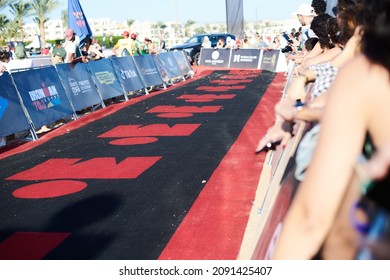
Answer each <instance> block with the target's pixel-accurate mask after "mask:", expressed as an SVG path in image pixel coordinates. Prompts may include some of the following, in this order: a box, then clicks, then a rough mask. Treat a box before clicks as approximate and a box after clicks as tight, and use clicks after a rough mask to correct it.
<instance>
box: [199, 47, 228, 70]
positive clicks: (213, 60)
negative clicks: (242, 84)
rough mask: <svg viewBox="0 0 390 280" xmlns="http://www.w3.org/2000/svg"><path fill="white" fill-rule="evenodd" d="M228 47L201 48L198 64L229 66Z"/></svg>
mask: <svg viewBox="0 0 390 280" xmlns="http://www.w3.org/2000/svg"><path fill="white" fill-rule="evenodd" d="M230 54H231V50H230V49H201V53H200V59H199V65H201V66H212V67H221V68H229V60H230Z"/></svg>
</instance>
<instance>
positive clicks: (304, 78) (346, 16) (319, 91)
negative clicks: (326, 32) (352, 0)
mask: <svg viewBox="0 0 390 280" xmlns="http://www.w3.org/2000/svg"><path fill="white" fill-rule="evenodd" d="M356 2H357V4H355V5H351V6H350V7H349V8H348V9H346V10H345V12H344V13H343V14H341V15H340V19H339V21H340V23H341V29H342V32H341V33H342V34H343V36H341V37H340V43H341V44H343V45H344V44H345V46H346V47H345V49H344V50H343V51H342V52H341V53H340V54H338V55H337V56H336V57H335V58H334V59H332V60H331V61H330V62H327V63H322V64H318V65H315V66H312V67H310V68H307V69H305V70H304V71H303V72H302V73H301V75H300V76H297V77H295V78H294V79H293V81H292V83H291V84H290V85H289V87H288V88H287V97H286V98H284V99H282V100H281V101H280V102H278V103H277V104H276V105H275V123H274V125H273V126H272V127H271V128H269V129H268V130H267V133H266V135H265V136H264V137H263V138H262V139H260V141H259V143H258V145H257V148H256V151H257V152H259V151H261V150H263V149H265V148H266V146H267V145H269V143H279V142H281V144H282V145H285V144H286V143H287V142H288V140H289V139H290V137H291V134H290V132H289V131H286V129H285V128H286V127H287V128H289V127H291V126H289V125H286V123H285V122H287V123H291V122H293V121H295V120H304V121H318V120H319V118H320V116H321V113H322V109H323V107H324V106H325V101H326V96H322V95H323V93H325V92H326V91H327V89H328V88H329V86H330V85H331V84H332V82H333V80H334V79H335V77H336V74H337V70H338V68H339V67H341V66H342V65H343V64H345V63H346V61H348V60H349V59H351V58H353V57H354V56H355V55H356V53H357V52H359V43H360V32H359V31H356V32H355V29H356V27H357V25H358V24H359V22H360V19H359V17H357V13H360V12H361V11H362V9H363V8H364V7H363V6H362V4H361V3H359V2H361V0H360V1H359V0H358V1H356ZM340 3H341V1H340ZM344 22H345V23H344ZM354 32H355V34H354ZM349 36H352V37H349ZM313 81H314V86H313V91H312V96H311V97H312V100H309V99H307V98H306V94H307V93H306V85H307V84H308V83H309V82H313ZM298 99H300V100H301V101H303V102H304V103H306V106H303V107H302V106H298V107H297V106H295V105H296V100H298Z"/></svg>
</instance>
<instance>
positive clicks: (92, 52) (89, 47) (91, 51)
mask: <svg viewBox="0 0 390 280" xmlns="http://www.w3.org/2000/svg"><path fill="white" fill-rule="evenodd" d="M82 54H83V56H85V57H86V58H87V59H88V60H99V59H102V58H104V57H105V55H104V54H103V53H102V52H101V51H100V50H99V47H96V46H95V44H93V43H92V39H91V38H90V37H87V38H85V40H84V46H83V49H82Z"/></svg>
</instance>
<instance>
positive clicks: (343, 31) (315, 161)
mask: <svg viewBox="0 0 390 280" xmlns="http://www.w3.org/2000/svg"><path fill="white" fill-rule="evenodd" d="M303 7H306V8H303ZM307 7H308V5H307V4H304V5H301V6H300V7H299V8H298V10H297V12H296V14H297V17H298V20H299V21H300V22H301V24H302V28H303V27H305V28H303V29H302V32H303V33H304V31H303V30H307V28H308V27H310V29H311V31H313V32H314V34H315V36H310V35H309V36H308V37H307V38H304V39H303V40H300V43H301V44H303V45H302V46H303V48H302V51H300V52H299V53H298V55H296V56H294V57H290V59H292V61H294V62H295V71H293V72H292V73H291V75H294V76H295V77H294V78H293V80H292V82H291V83H290V84H289V85H288V87H287V90H286V96H285V97H284V98H283V99H282V100H281V101H280V102H279V103H278V104H276V106H275V123H274V125H273V126H272V127H270V128H269V129H268V131H267V133H266V134H265V135H264V137H263V138H262V139H260V140H259V143H258V146H257V148H256V151H257V152H259V151H264V150H265V151H266V150H268V149H269V148H274V147H275V145H278V144H281V145H282V146H284V145H286V143H287V142H288V141H289V139H290V138H291V136H293V134H294V129H293V127H294V125H296V124H302V123H304V124H305V127H306V130H305V134H304V136H303V138H302V139H301V141H300V143H299V145H298V148H297V151H296V154H295V161H296V162H295V163H296V164H295V171H294V176H295V179H296V180H297V182H299V186H298V188H297V191H296V193H295V194H294V197H293V199H292V203H291V205H290V207H289V210H288V212H287V215H286V217H285V218H284V221H283V226H282V231H281V234H280V236H279V238H278V241H277V244H276V249H275V251H274V252H273V258H274V259H376V258H388V257H389V256H390V249H389V248H390V246H389V244H390V243H389V237H390V232H388V229H387V227H386V225H387V222H383V223H382V224H383V226H382V228H381V229H380V231H378V227H373V226H371V227H370V225H371V223H372V222H373V220H375V217H376V216H377V215H368V213H365V214H366V216H365V217H364V219H365V220H366V223H367V224H366V227H365V229H366V231H365V232H364V233H362V232H361V230H360V229H361V227H359V228H355V229H354V228H353V221H352V220H351V219H350V217H349V216H348V215H349V214H350V213H351V211H352V209H356V205H360V201H361V199H362V197H364V198H367V197H368V198H369V199H370V201H371V203H373V204H375V205H376V209H377V208H380V209H381V210H382V211H381V213H382V214H383V213H388V210H387V209H389V210H390V197H389V195H390V192H389V191H388V190H387V189H388V186H387V188H377V187H375V185H376V184H373V185H374V187H373V191H372V189H370V192H368V190H367V189H365V190H363V191H360V188H359V186H358V185H356V184H351V178H353V177H354V176H355V175H356V171H355V170H356V166H357V165H358V162H359V159H361V158H362V157H363V156H364V157H366V158H367V159H370V157H371V156H373V155H374V157H373V158H372V160H371V161H368V163H367V164H366V165H365V170H366V174H368V176H367V177H368V178H370V180H374V181H375V180H383V178H385V179H386V178H388V176H386V175H388V174H389V171H390V170H389V166H390V164H389V163H390V160H389V159H390V156H389V152H388V151H389V150H390V149H389V147H390V129H389V125H390V110H389V108H390V79H389V72H390V58H389V54H388V51H387V49H388V48H387V47H388V46H389V44H390V43H389V42H390V38H389V33H388V32H386V31H385V30H388V28H389V27H390V26H389V20H388V18H389V13H390V10H389V7H390V1H389V0H375V1H372V0H339V1H338V6H337V9H333V10H337V15H336V18H333V17H332V16H330V15H328V14H325V13H324V10H325V7H326V3H324V1H317V0H314V1H313V2H312V5H311V11H310V13H309V12H307V11H308V8H307ZM304 11H305V12H304ZM302 13H304V14H302ZM309 18H311V19H310V20H309ZM308 24H310V25H309V26H308ZM307 34H309V32H307ZM315 37H316V38H317V39H311V38H315ZM294 39H296V40H297V41H299V40H298V38H294ZM294 43H295V42H293V43H292V45H294ZM309 84H310V87H308V85H309ZM367 147H369V148H367ZM376 150H378V152H375V151H376ZM386 180H387V181H386V184H387V185H388V183H389V179H386ZM382 185H383V184H382ZM367 193H370V194H372V193H374V195H367ZM347 194H348V195H347ZM351 194H352V195H351ZM358 202H359V203H358ZM345 205H347V207H346V209H348V211H346V212H345V213H343V212H342V210H341V209H344V208H345V207H344V206H345ZM362 208H363V209H366V208H364V207H362ZM383 210H384V211H383ZM340 213H342V214H343V215H345V216H347V217H344V220H346V221H347V222H345V223H347V224H348V225H346V227H345V228H352V229H353V230H351V231H348V230H345V231H342V230H337V231H334V230H333V226H334V225H335V224H336V223H337V222H338V217H339V214H340ZM348 213H349V214H348ZM378 213H379V212H378ZM371 214H372V213H371ZM388 217H389V216H388V215H387V214H386V215H385V218H384V220H385V221H387V219H388ZM382 218H383V217H382ZM348 226H349V227H348ZM372 230H376V232H375V238H374V239H370V240H369V242H368V241H367V240H368V233H369V232H370V231H372ZM331 235H332V242H333V243H332V244H337V246H332V244H331V243H330V242H328V240H329V238H330V236H331ZM371 237H372V235H371ZM335 240H336V242H335ZM378 240H380V242H378ZM378 244H380V245H381V248H382V250H380V251H378V250H376V249H377V248H378ZM379 247H380V246H379ZM386 248H387V249H386Z"/></svg>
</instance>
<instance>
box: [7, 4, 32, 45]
mask: <svg viewBox="0 0 390 280" xmlns="http://www.w3.org/2000/svg"><path fill="white" fill-rule="evenodd" d="M9 7H10V12H11V14H13V15H14V16H15V21H16V24H17V26H18V28H19V30H20V38H21V40H22V41H23V39H24V32H23V19H24V18H25V17H27V16H29V15H30V14H31V3H29V2H26V3H24V2H23V0H19V2H17V3H14V4H10V6H9Z"/></svg>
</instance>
